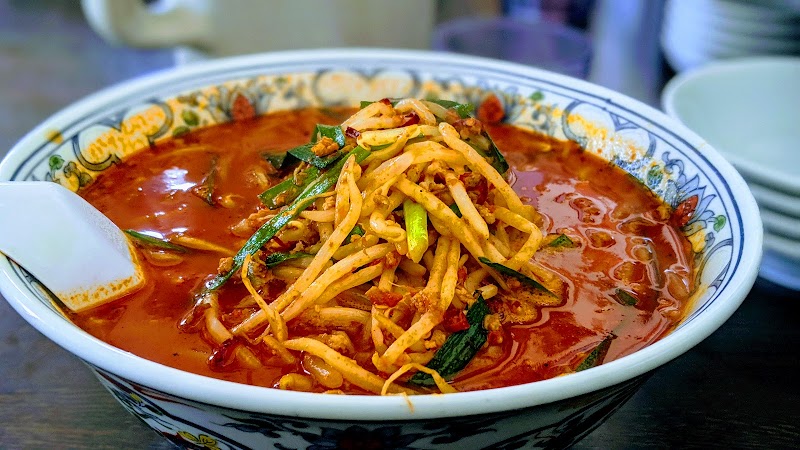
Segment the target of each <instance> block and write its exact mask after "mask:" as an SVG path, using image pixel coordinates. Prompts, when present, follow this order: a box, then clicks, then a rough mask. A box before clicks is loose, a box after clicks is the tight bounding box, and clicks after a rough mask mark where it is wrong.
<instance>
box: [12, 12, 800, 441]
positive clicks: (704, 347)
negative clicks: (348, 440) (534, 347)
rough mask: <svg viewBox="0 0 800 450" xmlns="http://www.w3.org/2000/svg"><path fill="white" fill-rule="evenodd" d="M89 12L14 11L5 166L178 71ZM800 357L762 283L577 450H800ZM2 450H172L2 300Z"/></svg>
mask: <svg viewBox="0 0 800 450" xmlns="http://www.w3.org/2000/svg"><path fill="white" fill-rule="evenodd" d="M76 3H77V2H68V1H48V2H21V1H12V0H0V156H2V154H4V150H5V149H8V148H10V147H11V145H13V143H14V142H16V141H17V140H18V139H19V138H20V137H21V136H22V135H23V134H24V133H25V132H27V131H28V130H30V129H31V128H33V127H34V126H35V125H36V124H37V123H38V122H40V121H41V120H43V119H44V118H46V117H47V116H48V115H50V114H52V113H53V112H55V111H56V110H58V109H59V108H61V107H63V106H65V105H66V104H68V103H70V102H72V101H75V100H77V99H78V98H80V97H81V96H83V95H85V94H87V93H90V92H92V91H95V90H97V89H100V88H102V87H105V86H108V85H110V84H112V83H114V82H117V81H119V80H122V79H126V78H130V77H133V76H136V75H139V74H141V73H145V72H149V71H152V70H155V69H158V68H162V67H166V66H168V65H170V64H171V58H170V55H169V54H168V53H166V52H164V51H134V50H130V49H121V48H112V47H110V46H108V45H107V44H105V43H103V42H102V41H101V40H100V39H99V38H97V37H96V36H95V35H94V34H93V33H92V32H91V31H90V30H89V29H88V28H87V27H86V25H85V22H84V21H83V18H82V16H81V15H80V11H79V10H78V8H76V6H75V5H76ZM0 214H2V212H1V211H0ZM798 349H800V295H799V294H798V293H797V292H793V291H789V290H786V289H783V288H781V287H779V286H776V285H773V284H771V283H769V282H767V281H764V280H761V279H759V281H758V282H757V283H756V285H755V287H754V288H753V290H752V292H751V293H750V295H749V296H748V297H747V299H746V300H745V302H744V304H743V305H742V307H741V308H740V309H739V310H738V311H737V312H736V314H735V315H734V316H733V317H732V318H731V319H730V320H729V321H728V322H727V323H726V324H724V325H723V326H722V327H721V328H720V329H719V330H718V331H717V332H716V333H715V334H713V335H712V336H711V337H710V338H708V339H707V340H705V341H704V342H703V343H701V344H700V345H698V346H697V347H695V348H694V349H692V350H690V351H689V352H688V353H686V354H684V355H683V356H681V357H679V358H678V359H676V360H674V361H672V362H671V363H669V364H667V365H666V366H664V367H662V368H660V369H658V370H657V371H656V372H655V374H654V375H653V376H652V377H651V378H650V379H649V380H648V381H647V382H646V383H645V385H644V386H643V387H642V388H641V390H640V391H639V392H638V393H637V394H635V395H634V397H633V398H632V399H631V400H630V401H629V402H628V403H627V404H626V405H625V406H623V407H622V409H621V410H620V411H619V412H617V413H616V414H615V415H613V416H612V417H611V418H610V419H609V420H608V421H606V422H605V423H604V424H603V425H601V426H600V427H599V428H597V429H596V430H595V431H594V432H593V433H591V434H590V435H589V436H588V437H587V438H586V439H585V440H583V441H582V442H580V443H579V444H578V445H577V446H576V448H614V449H621V448H675V447H681V448H686V447H690V448H791V447H800V380H798V375H797V374H798V373H800V358H798V356H797V353H798V352H797V350H798ZM0 448H4V449H5V448H8V449H44V448H47V449H60V448H113V449H119V448H125V449H139V448H149V449H162V448H171V445H170V444H168V443H167V442H166V441H164V440H163V439H162V438H161V437H159V436H158V435H156V434H155V433H154V432H152V431H151V430H150V429H149V428H147V427H146V426H144V425H143V424H142V423H141V422H139V421H138V420H137V419H136V418H134V417H133V416H131V415H130V414H128V413H127V412H125V411H124V410H123V409H122V407H121V406H120V405H118V404H117V403H116V401H115V400H114V399H113V398H112V396H111V395H110V394H108V393H107V392H106V391H105V390H104V389H103V388H102V387H101V386H100V384H99V383H98V382H97V381H96V380H95V378H94V377H93V375H92V374H91V373H90V372H89V370H88V368H87V367H86V366H85V365H84V364H83V363H81V361H80V360H78V359H77V358H75V357H74V356H72V355H71V354H69V353H67V352H66V351H64V350H62V349H61V348H59V347H57V346H56V345H55V344H53V343H52V342H50V341H49V340H47V339H45V338H44V337H43V336H42V335H40V334H39V333H38V332H37V331H36V330H34V329H33V328H31V327H30V326H29V325H28V324H27V323H25V322H24V321H23V320H22V319H21V318H20V317H19V316H18V315H17V314H16V313H15V312H14V311H13V310H12V309H11V308H10V307H9V305H8V304H7V303H6V302H5V301H4V300H0Z"/></svg>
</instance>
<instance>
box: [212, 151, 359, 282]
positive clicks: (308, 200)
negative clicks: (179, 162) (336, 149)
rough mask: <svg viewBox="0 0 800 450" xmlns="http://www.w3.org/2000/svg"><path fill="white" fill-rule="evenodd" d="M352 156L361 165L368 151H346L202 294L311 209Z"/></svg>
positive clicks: (258, 232)
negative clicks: (284, 227)
mask: <svg viewBox="0 0 800 450" xmlns="http://www.w3.org/2000/svg"><path fill="white" fill-rule="evenodd" d="M351 155H354V156H355V157H356V161H357V162H361V161H363V160H364V159H365V158H366V157H367V156H368V155H369V151H368V150H366V149H364V148H362V147H356V148H354V149H353V150H351V151H350V153H348V154H347V155H346V156H345V157H344V158H341V159H340V160H339V161H338V162H337V163H336V164H335V165H334V166H333V167H331V168H330V169H329V170H327V171H326V172H324V173H323V174H321V175H320V176H319V177H318V178H316V179H315V180H313V181H312V182H311V183H309V184H308V185H307V186H306V187H305V189H303V191H302V192H301V193H300V194H299V195H298V196H297V198H296V199H295V200H294V202H292V204H291V205H289V206H288V207H287V208H286V209H284V210H282V211H281V212H279V213H278V214H277V215H275V216H273V217H272V218H271V219H270V220H268V221H267V222H266V223H264V225H262V226H261V228H259V229H258V230H256V232H255V233H254V234H253V235H252V236H250V239H248V240H247V242H245V243H244V246H242V248H241V249H240V250H239V252H238V253H236V255H235V256H234V257H233V266H232V267H231V269H230V270H229V271H228V272H226V273H223V274H219V275H217V276H216V277H214V278H212V279H211V280H209V281H208V282H207V283H206V285H205V288H204V290H205V291H213V290H216V289H219V287H220V286H222V285H223V284H225V282H226V281H228V279H229V278H230V277H231V275H233V274H234V273H235V272H236V271H238V270H239V269H240V268H241V267H242V263H243V262H244V258H245V256H246V255H248V254H249V255H252V254H254V253H255V252H257V251H258V250H259V249H260V248H261V247H262V246H263V245H264V244H266V243H267V241H269V240H270V239H272V237H273V236H275V235H276V234H277V233H278V231H280V229H281V228H283V226H284V225H286V224H287V223H289V221H291V220H294V219H295V218H296V217H297V216H298V215H300V213H301V212H302V211H303V210H305V209H306V208H308V207H309V206H311V204H312V203H313V202H314V200H315V199H316V197H317V196H318V195H320V194H322V193H324V192H326V191H328V190H329V189H330V188H332V187H333V186H334V185H335V184H336V180H337V179H338V178H339V174H340V173H341V172H342V168H343V167H344V163H345V162H346V161H347V159H348V158H349V157H350V156H351Z"/></svg>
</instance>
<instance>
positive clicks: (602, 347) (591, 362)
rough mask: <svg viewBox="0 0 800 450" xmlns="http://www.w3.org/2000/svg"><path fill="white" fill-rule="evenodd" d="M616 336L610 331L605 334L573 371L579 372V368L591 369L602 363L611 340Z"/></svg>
mask: <svg viewBox="0 0 800 450" xmlns="http://www.w3.org/2000/svg"><path fill="white" fill-rule="evenodd" d="M614 338H616V336H615V335H614V334H613V333H612V334H609V335H608V336H606V337H605V338H604V339H603V340H602V341H600V343H599V344H597V347H595V348H594V350H592V351H591V352H589V354H588V355H586V358H584V359H583V361H581V363H580V364H578V367H576V368H575V372H580V371H581V370H586V369H591V368H592V367H595V366H599V365H600V364H602V363H603V359H605V357H606V353H608V348H609V347H610V346H611V341H613V340H614Z"/></svg>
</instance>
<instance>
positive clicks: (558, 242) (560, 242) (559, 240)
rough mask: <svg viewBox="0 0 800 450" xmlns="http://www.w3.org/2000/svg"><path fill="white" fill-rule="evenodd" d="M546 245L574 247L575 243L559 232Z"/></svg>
mask: <svg viewBox="0 0 800 450" xmlns="http://www.w3.org/2000/svg"><path fill="white" fill-rule="evenodd" d="M547 246H548V247H575V243H574V242H573V241H572V239H570V238H569V236H567V235H566V234H559V235H558V237H556V238H555V239H553V240H552V241H550V243H549V244H547Z"/></svg>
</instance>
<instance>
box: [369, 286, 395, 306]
mask: <svg viewBox="0 0 800 450" xmlns="http://www.w3.org/2000/svg"><path fill="white" fill-rule="evenodd" d="M367 297H369V300H370V301H371V302H372V303H373V304H375V305H385V306H390V307H391V306H396V305H397V304H398V303H399V302H400V300H402V299H403V296H402V294H398V293H397V292H386V291H382V290H380V289H373V290H371V291H370V292H368V293H367Z"/></svg>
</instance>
